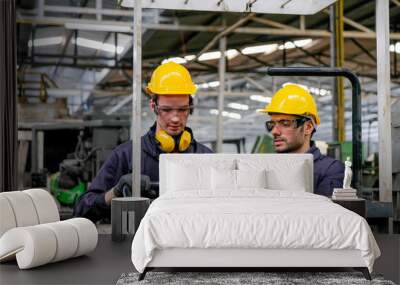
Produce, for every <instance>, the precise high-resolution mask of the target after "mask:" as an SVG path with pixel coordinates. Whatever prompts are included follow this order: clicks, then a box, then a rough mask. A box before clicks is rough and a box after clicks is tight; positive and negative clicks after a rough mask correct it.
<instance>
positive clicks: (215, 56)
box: [185, 49, 239, 61]
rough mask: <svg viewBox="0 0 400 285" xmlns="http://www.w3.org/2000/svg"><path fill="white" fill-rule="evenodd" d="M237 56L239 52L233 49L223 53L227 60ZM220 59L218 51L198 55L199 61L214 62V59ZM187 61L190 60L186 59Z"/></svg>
mask: <svg viewBox="0 0 400 285" xmlns="http://www.w3.org/2000/svg"><path fill="white" fill-rule="evenodd" d="M238 54H239V52H238V51H237V50H235V49H228V50H227V51H226V52H225V55H226V57H227V58H228V59H232V58H234V57H235V56H237V55H238ZM220 57H221V52H220V51H210V52H205V53H203V54H202V55H200V56H199V61H207V60H214V59H219V58H220ZM185 58H186V57H185ZM188 60H191V59H188Z"/></svg>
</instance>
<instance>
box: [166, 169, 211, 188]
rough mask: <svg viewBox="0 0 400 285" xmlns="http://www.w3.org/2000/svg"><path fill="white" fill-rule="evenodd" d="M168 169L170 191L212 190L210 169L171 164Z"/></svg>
mask: <svg viewBox="0 0 400 285" xmlns="http://www.w3.org/2000/svg"><path fill="white" fill-rule="evenodd" d="M168 167H169V169H168V191H186V190H193V189H210V188H211V177H210V170H211V168H210V167H207V166H204V167H202V166H197V165H185V164H177V163H170V164H169V166H168Z"/></svg>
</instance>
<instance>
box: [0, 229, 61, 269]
mask: <svg viewBox="0 0 400 285" xmlns="http://www.w3.org/2000/svg"><path fill="white" fill-rule="evenodd" d="M56 252H57V239H56V236H55V234H54V233H53V231H52V230H51V229H49V228H46V227H43V226H41V225H36V226H31V227H19V228H14V229H11V230H9V231H7V232H6V233H5V234H4V235H3V236H2V237H1V239H0V260H2V259H10V257H12V256H13V255H16V258H17V263H18V266H19V268H20V269H28V268H32V267H36V266H40V265H43V264H46V263H49V262H51V260H52V259H53V258H54V256H55V254H56Z"/></svg>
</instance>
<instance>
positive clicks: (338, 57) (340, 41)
mask: <svg viewBox="0 0 400 285" xmlns="http://www.w3.org/2000/svg"><path fill="white" fill-rule="evenodd" d="M343 2H344V0H339V1H337V2H336V4H335V13H334V16H335V17H334V28H335V31H334V35H335V38H334V44H335V50H336V52H335V66H334V67H343V64H344V37H343V30H344V21H343V6H344V4H343ZM335 79H336V80H335V91H336V93H334V98H335V106H336V134H335V135H334V137H335V139H336V140H337V141H339V142H344V141H345V139H346V134H345V126H344V108H345V106H344V86H343V77H336V78H335Z"/></svg>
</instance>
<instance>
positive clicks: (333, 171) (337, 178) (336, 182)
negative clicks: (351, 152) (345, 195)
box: [314, 160, 344, 197]
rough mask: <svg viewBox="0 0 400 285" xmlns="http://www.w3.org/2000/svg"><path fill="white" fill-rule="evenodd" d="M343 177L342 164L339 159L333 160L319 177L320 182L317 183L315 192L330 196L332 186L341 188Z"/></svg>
mask: <svg viewBox="0 0 400 285" xmlns="http://www.w3.org/2000/svg"><path fill="white" fill-rule="evenodd" d="M343 178H344V165H343V163H342V162H341V161H339V160H334V161H333V162H332V164H330V165H329V167H328V169H327V170H326V173H325V175H324V176H322V177H321V181H320V183H319V184H318V185H317V189H316V190H317V191H314V192H316V193H317V194H320V195H324V196H327V197H330V196H332V193H333V188H342V187H343Z"/></svg>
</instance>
